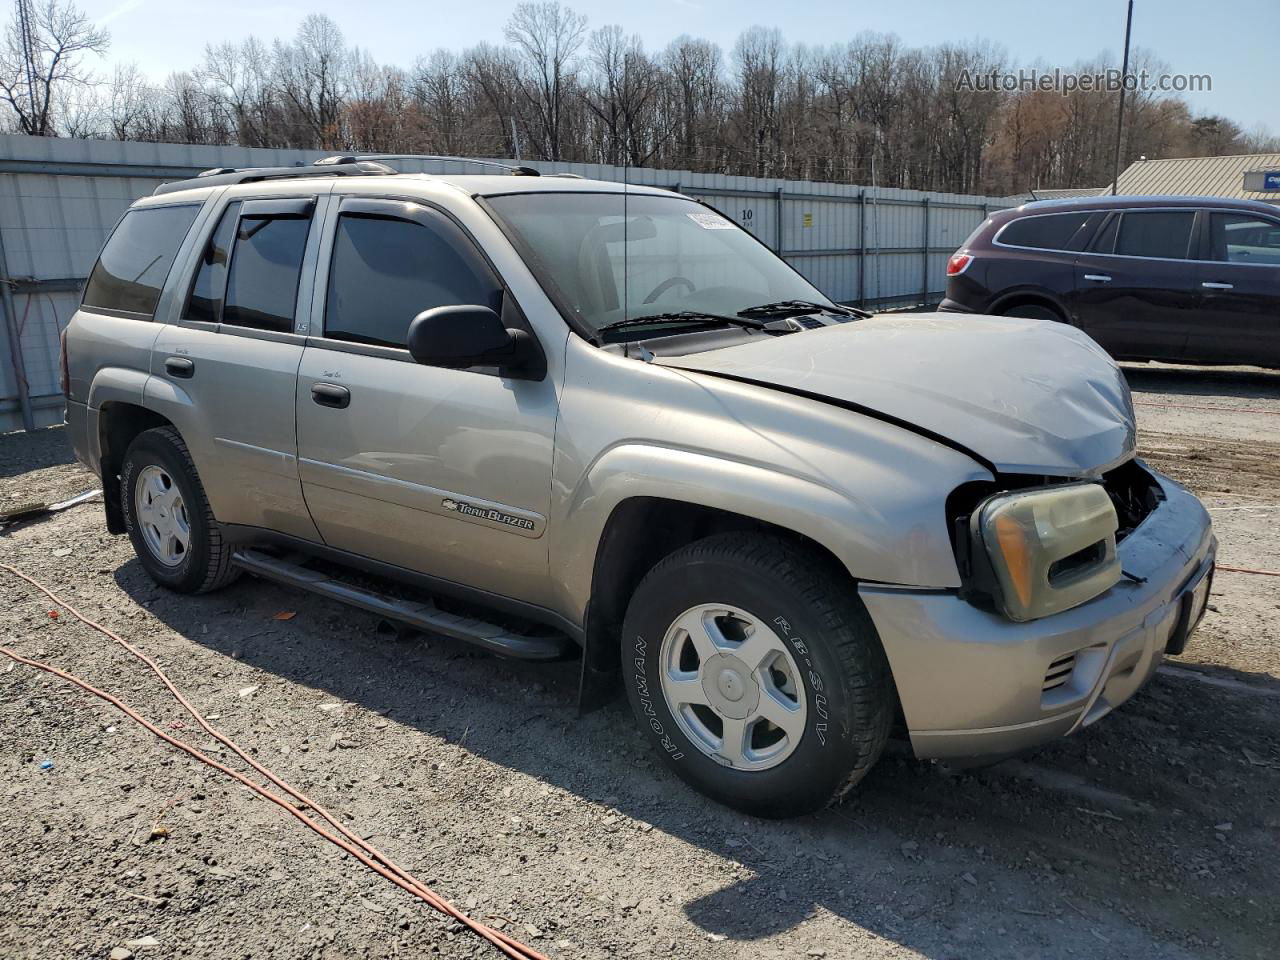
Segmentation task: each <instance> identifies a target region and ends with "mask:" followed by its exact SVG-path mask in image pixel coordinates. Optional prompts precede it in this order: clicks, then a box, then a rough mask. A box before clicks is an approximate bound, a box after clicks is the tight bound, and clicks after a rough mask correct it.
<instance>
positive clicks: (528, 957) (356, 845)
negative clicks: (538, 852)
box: [0, 563, 548, 960]
mask: <svg viewBox="0 0 1280 960" xmlns="http://www.w3.org/2000/svg"><path fill="white" fill-rule="evenodd" d="M0 569H3V570H5V571H7V572H8V573H10V574H12V575H13V576H15V577H17V578H19V579H20V580H23V581H25V582H26V583H28V584H29V585H31V586H32V587H34V588H35V589H37V590H39V591H40V592H41V593H43V594H44V595H45V596H46V597H48V598H49V599H50V600H52V601H53V602H54V603H56V604H58V605H59V606H60V607H62V608H63V609H65V610H66V611H67V612H68V613H70V614H71V615H72V616H73V617H75V618H76V619H77V620H79V621H81V622H82V623H84V624H85V625H87V626H89V627H91V628H93V629H94V630H97V631H98V632H100V633H102V634H104V635H105V636H107V637H109V638H111V639H112V640H114V641H115V642H116V643H118V644H119V645H120V646H121V647H123V648H124V649H125V650H127V651H128V652H129V653H130V654H132V655H133V656H135V657H136V658H138V659H139V660H141V661H142V662H143V663H145V664H146V665H147V666H148V667H149V668H150V669H151V671H152V672H153V673H154V674H155V675H156V676H157V677H158V678H159V679H160V681H161V682H162V683H163V684H164V685H165V687H166V688H167V689H168V690H169V692H170V693H171V694H172V695H173V696H174V698H175V699H176V700H177V701H178V702H179V703H180V704H181V705H182V706H183V708H184V709H185V710H186V711H187V712H188V713H189V714H190V715H191V716H192V718H193V719H195V721H196V723H198V724H199V725H200V726H201V727H202V728H204V730H205V731H206V732H207V733H208V734H209V735H210V736H212V737H213V738H214V739H215V740H217V741H218V742H219V743H222V744H223V745H224V746H226V747H227V748H229V749H230V750H231V751H232V752H234V753H235V754H236V756H238V757H240V758H241V759H242V760H244V761H245V763H247V764H249V766H251V767H253V769H254V770H256V771H257V772H258V773H260V774H261V775H262V776H264V777H266V778H267V779H268V780H270V781H271V783H273V784H274V785H275V786H276V787H278V788H279V789H281V790H283V791H284V792H285V793H286V794H287V795H289V796H291V797H292V798H293V799H294V800H295V801H297V802H298V803H301V804H304V805H305V806H307V807H310V808H311V809H312V810H314V811H315V812H316V813H317V814H319V815H320V816H321V817H322V818H323V819H324V820H325V821H327V822H328V823H329V824H330V825H331V826H332V827H334V828H335V829H336V830H337V831H338V833H339V834H341V837H338V836H335V835H334V834H333V833H331V832H330V831H329V830H327V829H325V827H324V826H323V825H322V824H320V823H318V822H317V821H316V820H314V819H312V818H311V817H308V816H306V815H305V814H303V813H302V812H301V811H300V810H298V809H296V808H295V807H294V806H293V805H292V804H290V803H289V802H288V801H287V800H285V799H284V798H282V797H281V796H279V795H278V794H275V793H273V792H271V791H270V790H268V789H266V788H265V787H262V786H260V785H259V784H257V783H254V782H253V781H252V780H251V779H249V778H248V777H246V776H245V775H244V774H242V773H239V772H238V771H235V770H232V769H230V768H229V767H226V766H224V765H223V764H221V763H219V762H218V761H216V760H214V759H212V758H211V757H208V756H206V755H205V754H203V753H201V752H200V751H199V750H197V749H196V748H195V747H193V746H191V745H190V744H188V743H186V742H185V741H182V740H180V739H178V738H177V737H174V736H171V735H170V734H168V733H166V732H165V731H164V730H162V729H160V728H159V727H157V726H156V725H155V724H153V723H152V722H151V721H149V720H147V719H146V718H145V717H143V716H141V715H140V714H138V713H137V712H135V711H134V710H132V709H131V708H130V707H128V706H126V705H125V704H124V703H123V702H121V701H120V700H119V699H117V698H116V697H114V696H112V695H111V694H109V693H106V692H104V691H102V690H99V689H97V688H96V687H94V686H92V685H91V684H89V683H88V682H87V681H85V680H82V679H80V678H79V677H77V676H75V675H73V674H70V673H67V672H66V671H63V670H60V669H58V668H57V667H54V666H52V665H50V664H47V663H42V662H40V661H37V660H32V659H30V658H28V657H24V656H22V655H21V654H18V653H16V652H14V651H13V650H10V649H8V648H7V647H0V653H3V654H5V655H6V656H8V657H9V658H11V659H13V660H15V661H16V662H18V663H22V664H25V665H26V666H30V667H34V668H36V669H38V670H43V671H45V672H47V673H51V674H53V675H54V676H57V677H60V678H62V679H63V680H66V681H68V682H70V683H73V684H75V685H76V686H78V687H80V688H82V689H83V690H85V691H87V692H89V693H91V694H93V695H94V696H96V697H99V698H100V699H102V700H106V701H107V702H108V703H110V704H112V705H113V706H115V707H116V708H117V709H119V710H120V711H122V712H123V713H125V714H126V715H127V716H128V717H129V718H130V719H132V720H134V721H135V722H136V723H138V724H140V725H142V726H143V727H145V728H146V729H147V730H149V731H150V732H152V733H154V734H155V735H156V736H158V737H160V738H161V739H162V740H165V741H166V742H168V743H169V744H171V745H172V746H175V747H177V748H178V749H179V750H183V751H185V752H186V753H188V754H190V755H191V756H193V757H195V758H196V759H197V760H200V761H201V762H202V763H205V764H208V765H209V766H211V767H213V768H214V769H216V770H218V771H220V772H222V773H224V774H226V775H227V776H229V777H232V778H234V779H236V780H238V781H239V782H241V783H243V784H244V785H245V786H247V787H248V788H249V789H251V790H253V791H254V792H255V793H257V794H258V795H259V796H261V797H263V798H264V799H266V800H269V801H271V802H272V803H275V804H276V805H277V806H279V807H281V808H282V809H284V810H286V811H288V812H289V813H290V814H292V815H293V816H294V817H296V818H297V819H298V820H300V821H302V823H303V824H305V825H306V826H308V827H309V828H310V829H312V830H313V831H315V832H316V833H317V834H319V835H320V836H321V837H323V838H324V839H326V840H328V841H329V842H330V843H332V844H334V845H335V846H337V847H339V848H340V849H342V850H343V851H345V852H346V853H349V854H350V855H351V856H353V857H355V858H356V859H357V860H359V861H360V862H361V863H362V864H364V865H365V866H366V867H368V868H369V869H371V870H373V871H374V872H375V873H377V874H379V875H380V876H382V877H383V878H384V879H387V880H390V881H391V882H392V883H395V884H396V885H397V886H399V887H401V888H402V889H404V890H406V891H408V892H409V893H411V894H413V895H414V896H416V897H418V898H419V899H420V900H422V901H423V902H425V903H427V904H428V905H429V906H431V907H433V908H434V909H436V910H438V911H440V912H441V913H444V914H445V915H447V916H450V917H453V918H454V919H455V920H457V921H458V922H460V923H462V924H464V925H466V926H467V927H469V928H470V929H471V930H473V931H474V932H475V933H477V934H478V935H479V936H481V937H483V938H484V939H485V940H488V941H489V942H490V943H492V944H493V945H494V946H496V947H498V949H499V950H501V951H502V952H503V953H504V954H506V955H507V956H509V957H512V958H513V960H548V958H547V957H546V956H545V955H544V954H542V953H539V952H538V951H537V950H534V949H533V948H532V947H530V946H528V945H526V944H524V943H521V942H520V941H518V940H516V939H514V938H513V937H510V936H508V935H507V934H505V933H503V932H502V931H501V930H496V929H494V928H493V927H490V926H488V925H487V924H484V923H481V922H480V921H478V920H474V919H472V918H471V917H469V916H467V915H466V914H464V913H463V912H462V911H460V910H459V909H458V908H457V907H455V906H454V905H453V904H452V903H450V902H449V901H448V900H445V899H444V898H442V897H440V896H439V895H437V894H436V893H434V892H433V891H432V890H431V889H430V888H429V887H428V886H427V885H426V884H424V883H422V882H421V881H420V880H418V879H417V878H416V877H414V876H413V875H412V874H411V873H409V872H408V871H407V870H405V869H404V868H403V867H401V866H399V865H398V864H396V863H395V862H394V861H393V860H391V858H390V857H388V856H387V855H386V854H384V853H382V852H381V851H380V850H378V849H377V848H375V847H373V846H372V845H371V844H370V843H368V842H367V841H366V840H364V839H363V838H362V837H360V836H359V835H358V834H356V833H354V832H353V831H352V830H350V829H348V828H347V827H346V826H344V825H343V824H342V823H341V822H340V821H339V820H338V819H337V818H336V817H335V816H334V815H333V814H331V813H329V812H328V811H327V810H325V809H324V807H322V806H320V805H319V804H317V803H315V802H314V801H313V800H311V799H310V798H309V797H307V796H306V795H305V794H304V793H302V792H301V791H299V790H297V789H295V788H294V787H291V786H290V785H289V784H287V783H285V782H284V781H283V780H281V779H280V778H279V777H278V776H276V774H275V773H273V772H272V771H271V770H269V769H267V768H266V767H264V766H263V765H262V764H260V763H258V761H256V760H255V759H253V757H251V756H249V754H247V753H246V752H245V751H244V750H243V749H241V748H240V746H239V745H237V744H236V743H235V742H234V741H232V740H231V739H230V738H229V737H227V736H226V735H225V734H223V733H222V732H221V731H220V730H218V729H217V728H216V727H214V726H213V725H212V724H211V723H209V721H208V720H206V719H205V718H204V716H203V715H201V713H200V712H199V711H198V710H197V709H196V708H195V707H194V706H193V705H192V704H191V702H190V701H189V700H187V698H186V697H185V696H183V695H182V692H181V691H179V690H178V688H177V687H176V686H174V684H173V682H172V681H171V680H170V679H169V678H168V676H167V675H166V674H165V673H164V671H163V670H161V669H160V666H159V665H158V664H157V663H156V662H155V661H154V660H152V659H151V657H149V656H148V655H147V654H146V653H144V652H143V651H141V650H140V649H138V648H137V647H135V646H134V645H133V644H131V643H129V642H128V641H127V640H125V639H124V638H123V637H121V636H119V635H118V634H116V633H114V632H113V631H111V630H110V629H108V628H107V627H104V626H102V625H101V624H99V623H97V622H95V621H93V620H91V619H89V618H88V617H86V616H85V615H84V614H82V613H81V612H80V611H79V610H77V609H76V608H75V607H73V606H72V605H71V604H69V603H67V602H66V601H65V600H63V599H62V598H61V597H59V596H58V595H57V594H55V593H54V592H53V591H51V590H49V589H48V588H47V587H45V586H44V585H43V584H41V583H39V582H38V581H36V580H34V579H33V578H31V577H29V576H27V575H26V574H25V573H23V572H22V571H20V570H17V569H15V568H14V567H11V566H9V565H8V564H4V563H0Z"/></svg>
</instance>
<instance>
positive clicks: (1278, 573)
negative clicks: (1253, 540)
mask: <svg viewBox="0 0 1280 960" xmlns="http://www.w3.org/2000/svg"><path fill="white" fill-rule="evenodd" d="M1213 569H1215V570H1225V571H1227V572H1228V573H1252V574H1255V575H1257V576H1259V577H1280V570H1250V569H1249V568H1248V567H1224V566H1223V565H1222V564H1220V563H1215V564H1214V565H1213Z"/></svg>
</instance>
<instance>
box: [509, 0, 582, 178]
mask: <svg viewBox="0 0 1280 960" xmlns="http://www.w3.org/2000/svg"><path fill="white" fill-rule="evenodd" d="M586 31H587V18H586V17H584V16H583V15H582V14H580V13H574V12H573V11H572V10H570V9H569V8H568V7H565V6H561V4H559V3H557V2H546V3H521V4H520V5H519V6H517V7H516V9H515V12H514V13H512V14H511V19H510V20H508V21H507V26H506V31H505V35H506V38H507V42H508V43H511V44H513V45H514V46H515V48H516V50H517V51H518V52H519V55H520V59H521V63H522V66H523V68H524V69H523V80H524V83H523V84H522V85H521V93H522V94H523V97H524V99H525V100H526V101H527V102H528V104H529V105H530V107H532V112H533V119H534V121H535V126H534V129H533V130H531V131H530V133H531V134H532V137H531V139H532V141H533V143H534V144H535V145H536V146H537V147H538V149H539V152H540V153H541V154H542V156H543V157H544V158H545V159H547V160H560V159H562V157H563V134H564V118H565V104H566V102H567V101H568V99H569V94H570V92H571V89H572V87H573V86H574V82H575V79H576V77H575V74H574V59H573V58H574V57H575V56H576V55H577V52H578V50H579V49H580V48H581V46H582V41H583V38H584V36H585V35H586Z"/></svg>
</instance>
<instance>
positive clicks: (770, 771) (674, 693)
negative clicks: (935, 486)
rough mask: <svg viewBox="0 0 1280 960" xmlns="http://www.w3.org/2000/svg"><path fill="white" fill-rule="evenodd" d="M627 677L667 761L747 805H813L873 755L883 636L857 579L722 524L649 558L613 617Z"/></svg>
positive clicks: (885, 730)
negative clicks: (619, 625)
mask: <svg viewBox="0 0 1280 960" xmlns="http://www.w3.org/2000/svg"><path fill="white" fill-rule="evenodd" d="M622 663H623V677H624V682H625V683H626V687H627V696H628V698H629V699H630V701H631V706H632V709H633V710H634V711H635V714H636V718H637V720H638V721H639V722H640V725H641V728H642V729H643V730H644V731H645V734H646V736H647V737H648V738H649V740H650V741H651V742H652V743H653V744H654V746H655V747H656V748H657V750H658V752H659V753H660V754H661V755H662V756H663V758H664V759H665V761H666V762H667V763H668V764H669V765H670V767H671V769H672V770H673V771H674V772H675V773H676V775H677V776H679V777H680V778H681V779H683V780H684V781H685V782H686V783H688V784H690V785H691V786H693V787H694V788H696V789H697V790H699V791H701V792H702V793H705V794H707V795H708V796H710V797H712V798H713V799H715V800H718V801H719V802H721V803H724V804H726V805H727V806H730V807H734V808H735V809H738V810H741V811H743V812H745V813H750V814H754V815H756V816H764V817H790V816H798V815H801V814H805V813H811V812H813V811H815V810H819V809H821V808H823V807H825V806H827V805H828V804H830V803H832V802H834V801H836V800H838V799H839V798H840V797H842V796H843V795H844V794H845V793H846V792H847V791H848V790H849V789H850V788H852V787H853V786H854V785H855V784H856V783H857V782H858V781H859V780H861V779H862V777H863V776H864V775H865V774H866V773H867V771H868V770H870V769H871V767H872V766H873V765H874V764H875V762H876V760H877V759H878V758H879V756H880V753H881V750H882V749H883V748H884V744H885V740H886V739H887V738H888V734H889V728H890V724H891V722H892V720H893V708H894V702H895V698H894V692H893V683H892V680H891V678H890V674H889V666H888V662H887V660H886V659H885V655H884V650H883V649H882V648H881V646H880V641H879V639H878V637H877V636H876V632H875V627H874V625H873V624H872V623H871V619H870V617H869V616H868V615H867V613H866V610H865V609H864V608H863V607H862V604H861V602H860V601H859V600H858V598H857V595H856V592H855V590H854V585H853V584H852V583H851V582H850V581H849V578H848V576H847V575H846V574H844V572H843V570H840V569H839V568H837V567H836V565H835V564H834V563H833V562H832V561H830V559H829V558H827V557H825V556H823V555H822V554H820V553H818V552H817V551H814V550H810V549H808V548H806V547H804V546H802V545H799V544H795V543H792V542H790V541H787V540H784V539H781V538H778V537H773V536H762V535H749V534H737V533H734V534H719V535H716V536H713V537H708V538H707V539H705V540H700V541H698V542H696V543H693V544H690V545H688V546H686V547H684V548H682V549H680V550H678V551H676V552H675V553H673V554H671V555H670V556H669V557H667V558H666V559H664V560H663V561H661V562H660V563H659V564H658V565H657V566H655V567H654V568H653V569H652V570H651V571H650V572H649V573H648V575H646V576H645V578H644V580H643V581H642V582H641V583H640V586H639V587H637V589H636V592H635V594H634V595H633V597H632V599H631V602H630V605H629V606H628V609H627V615H626V618H625V620H624V623H623V640H622Z"/></svg>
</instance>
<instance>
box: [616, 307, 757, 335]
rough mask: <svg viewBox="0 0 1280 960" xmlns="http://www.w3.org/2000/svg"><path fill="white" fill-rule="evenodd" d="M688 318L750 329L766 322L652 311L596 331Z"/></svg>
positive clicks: (744, 318) (693, 312)
mask: <svg viewBox="0 0 1280 960" xmlns="http://www.w3.org/2000/svg"><path fill="white" fill-rule="evenodd" d="M679 320H688V321H690V322H691V323H704V324H705V323H710V324H715V325H717V326H721V327H746V328H747V329H749V330H763V329H765V324H764V322H763V321H760V320H757V319H755V318H754V317H744V316H741V315H739V316H736V317H726V316H724V315H723V314H719V313H703V312H702V311H701V310H673V311H671V312H669V313H651V314H648V315H646V316H643V317H628V318H627V319H625V320H615V321H613V323H606V324H605V325H604V326H603V327H598V328H597V329H596V333H604V332H605V331H606V330H619V329H621V328H623V327H647V326H652V325H653V324H655V323H670V322H672V321H679Z"/></svg>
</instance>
